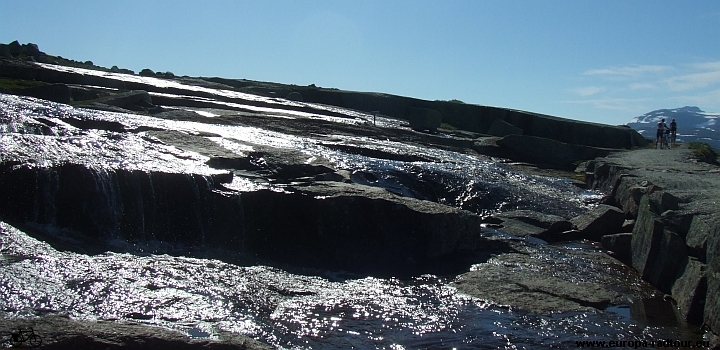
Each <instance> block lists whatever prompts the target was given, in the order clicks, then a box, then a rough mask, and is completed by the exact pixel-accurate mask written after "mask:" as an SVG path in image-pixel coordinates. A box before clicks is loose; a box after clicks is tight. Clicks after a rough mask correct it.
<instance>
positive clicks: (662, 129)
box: [655, 118, 668, 148]
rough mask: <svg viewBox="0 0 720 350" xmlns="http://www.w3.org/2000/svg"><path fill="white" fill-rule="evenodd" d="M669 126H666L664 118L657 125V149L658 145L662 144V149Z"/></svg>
mask: <svg viewBox="0 0 720 350" xmlns="http://www.w3.org/2000/svg"><path fill="white" fill-rule="evenodd" d="M667 128H668V127H667V124H665V118H663V119H662V120H661V121H660V122H659V123H657V133H656V134H655V148H658V144H660V148H662V140H663V137H665V129H667Z"/></svg>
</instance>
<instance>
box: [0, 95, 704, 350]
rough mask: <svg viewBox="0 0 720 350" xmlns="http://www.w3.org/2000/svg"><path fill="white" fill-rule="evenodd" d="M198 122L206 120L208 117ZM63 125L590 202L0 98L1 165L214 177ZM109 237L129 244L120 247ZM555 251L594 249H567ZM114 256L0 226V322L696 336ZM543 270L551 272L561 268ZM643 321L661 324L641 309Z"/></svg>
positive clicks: (515, 337) (156, 148)
mask: <svg viewBox="0 0 720 350" xmlns="http://www.w3.org/2000/svg"><path fill="white" fill-rule="evenodd" d="M222 93H230V92H222ZM243 97H245V98H247V96H244V95H243ZM335 112H337V111H335ZM348 114H351V113H350V112H348ZM206 116H207V118H214V114H213V115H210V114H206ZM355 117H358V118H365V117H367V116H360V115H359V114H358V115H357V116H355ZM68 119H77V120H94V121H103V122H108V123H117V124H119V125H122V126H124V127H125V128H126V129H137V128H139V127H145V128H153V129H160V130H174V131H179V132H182V133H188V134H193V135H197V134H207V135H212V136H208V140H211V141H212V142H215V143H216V144H218V145H219V146H220V147H223V148H225V149H226V150H228V151H230V152H234V153H236V154H239V155H241V154H244V153H247V152H250V151H253V145H256V146H257V145H261V146H269V147H275V148H282V149H292V150H296V151H300V152H303V153H304V154H306V155H307V157H308V159H310V158H312V157H322V158H324V159H327V160H328V161H329V162H331V163H332V164H334V165H335V167H336V168H337V169H344V170H349V171H351V172H353V174H355V175H354V177H353V180H355V181H356V182H359V183H364V184H368V185H373V186H380V187H384V188H386V189H388V190H390V191H392V192H395V193H398V194H401V195H404V196H412V197H417V198H421V199H432V200H435V201H438V202H441V203H444V204H447V205H451V206H454V207H458V208H462V209H467V210H470V211H473V212H476V213H479V214H488V213H493V212H498V211H505V210H513V209H533V210H537V211H541V212H544V213H548V214H556V215H561V216H565V217H571V216H573V215H576V214H579V213H581V212H583V211H585V210H587V208H588V207H589V206H590V205H591V204H589V203H591V202H593V201H595V200H597V198H598V194H597V193H592V192H588V191H583V190H580V189H578V188H577V187H575V186H574V185H573V184H572V183H570V182H569V181H567V180H562V179H555V178H548V177H541V176H531V175H526V174H522V173H519V172H516V171H512V170H510V169H509V168H507V167H505V166H504V165H503V164H501V163H498V162H496V161H494V160H493V159H491V158H487V157H482V156H475V155H468V154H463V153H457V152H451V151H447V150H441V149H434V148H429V147H418V146H411V145H407V144H402V143H398V142H392V141H387V140H377V139H372V138H362V137H347V136H342V138H340V137H338V139H337V141H335V142H328V141H327V139H325V140H322V141H321V140H318V139H316V138H313V137H311V136H294V135H286V134H282V133H278V132H272V131H268V130H263V129H260V128H254V127H247V126H237V125H235V126H232V125H220V124H212V123H204V122H203V123H200V122H189V121H174V120H166V119H161V118H155V117H150V116H141V115H130V114H121V113H110V112H99V111H90V110H84V109H77V108H72V107H69V106H66V105H61V104H56V103H51V102H47V101H40V100H36V99H31V98H21V97H15V96H8V95H1V94H0V121H2V122H3V123H2V128H3V129H2V130H1V131H2V132H1V133H0V147H2V157H3V161H15V162H20V163H29V164H34V165H35V166H38V167H47V168H51V167H53V166H57V165H59V164H63V163H67V162H70V163H75V164H85V165H87V166H89V167H93V168H97V169H127V170H141V171H165V172H171V173H185V174H205V175H212V174H218V173H222V171H219V170H217V169H213V168H211V167H209V166H207V165H206V164H205V162H206V161H207V160H208V159H209V158H208V157H207V156H203V155H201V154H198V153H194V152H191V151H185V150H181V149H179V148H176V147H174V146H171V145H166V144H163V143H161V142H157V140H154V139H153V138H152V137H149V136H148V135H147V134H145V133H143V132H136V133H119V132H114V131H108V130H102V129H84V130H83V129H79V128H76V127H73V126H72V125H70V124H68V122H67V121H68ZM38 121H49V122H51V123H52V124H54V126H53V127H52V128H51V132H50V135H48V134H47V133H46V132H41V130H40V129H42V128H41V127H40V126H39V125H38V124H39V123H38ZM338 145H341V146H347V145H351V146H353V147H355V146H358V145H361V146H362V147H364V148H367V149H374V150H379V151H383V152H389V153H395V154H405V155H413V156H416V157H417V158H418V159H419V160H417V161H403V160H391V159H379V158H373V157H368V156H363V155H358V154H351V153H346V152H343V151H342V149H343V148H342V147H338ZM333 146H334V147H333ZM100 173H102V172H100ZM418 178H419V179H423V181H425V183H427V184H430V185H429V186H430V187H432V186H441V187H443V189H444V193H446V194H444V195H441V196H438V195H435V197H434V198H428V197H432V196H433V195H432V191H430V190H426V191H421V190H418V189H417V186H415V185H414V181H417V179H418ZM98 181H99V182H101V183H102V182H103V181H101V180H98ZM233 184H234V185H235V186H236V187H237V189H239V190H241V191H253V190H257V189H258V188H259V187H263V186H265V187H273V186H276V185H273V184H269V183H265V184H261V183H258V182H253V181H251V180H248V179H244V178H241V177H239V178H236V179H235V182H234V183H233ZM233 184H229V185H228V187H229V188H233ZM258 186H259V187H258ZM111 190H112V189H107V191H111ZM109 197H112V196H109ZM43 230H45V231H53V230H55V232H52V233H53V234H54V235H56V236H63V235H66V234H67V233H66V232H63V231H62V230H60V229H54V228H53V227H43ZM498 239H502V237H499V238H498ZM508 239H514V238H513V237H508ZM156 243H157V244H159V245H162V242H156ZM110 244H116V245H124V244H125V245H127V244H129V243H127V242H125V241H123V240H122V239H121V238H119V239H118V241H117V242H110ZM148 244H153V243H152V242H150V243H148ZM526 244H527V245H528V246H530V247H532V246H542V245H543V244H544V243H543V242H527V243H526ZM562 249H590V250H592V249H594V248H592V247H588V246H571V245H568V246H567V247H563V248H562ZM536 250H537V254H541V255H542V254H545V257H544V258H545V259H562V258H563V257H558V256H554V255H552V253H551V250H543V249H539V248H538V249H536ZM116 251H126V252H125V253H118V252H113V251H110V250H108V251H107V252H105V253H101V254H81V253H78V252H74V251H72V250H63V249H60V247H53V246H52V245H50V244H49V243H46V242H44V241H42V240H39V239H38V237H37V236H36V235H34V234H32V233H30V234H29V233H26V232H23V231H21V230H19V229H17V228H15V227H13V226H11V225H9V224H7V223H4V222H3V223H0V313H2V315H3V316H4V317H33V316H37V315H43V314H49V313H61V314H68V315H70V316H71V317H73V318H76V319H81V320H95V319H106V320H107V319H110V320H115V319H117V320H135V321H138V322H142V323H146V324H151V325H158V326H162V327H168V328H172V329H176V330H179V331H181V332H184V333H186V334H187V335H188V336H190V337H199V338H213V339H217V338H219V337H220V334H221V333H222V332H233V333H239V334H244V335H248V336H250V337H253V338H256V339H259V340H261V341H264V342H267V343H269V344H271V345H273V346H275V347H277V348H302V349H337V348H357V349H417V348H482V349H496V348H507V349H521V348H528V349H530V348H533V349H534V348H566V347H575V345H576V343H575V342H576V341H579V340H596V341H600V340H607V341H611V340H650V339H667V338H670V339H698V337H699V335H698V333H697V331H696V330H694V329H693V328H692V327H688V326H686V325H683V324H682V323H681V322H678V321H677V319H674V320H671V319H670V318H671V317H669V316H667V315H668V313H667V310H671V311H670V313H669V314H670V315H672V314H673V313H672V306H671V305H670V304H669V303H665V304H663V303H659V304H657V303H656V304H652V306H650V305H651V304H649V303H650V302H648V301H631V300H628V301H627V303H625V304H624V305H616V306H613V307H612V308H609V309H608V310H606V311H599V310H598V311H589V312H565V313H552V314H546V315H538V314H533V313H529V312H525V311H522V310H517V309H515V308H513V307H510V306H507V305H499V304H495V303H493V302H491V301H487V300H480V299H476V298H472V297H470V296H467V295H464V294H462V293H459V292H458V291H457V290H456V289H455V288H453V287H452V286H451V285H450V283H451V282H452V281H453V279H454V276H434V275H423V276H416V277H415V278H412V279H409V280H399V279H393V278H388V279H381V278H374V277H367V276H358V275H354V274H351V273H346V272H341V271H325V270H311V269H293V270H288V269H281V268H278V267H271V266H268V265H266V264H253V265H244V264H238V263H231V262H228V260H217V259H212V258H202V257H201V256H203V255H205V256H213V252H212V251H208V252H195V254H190V255H188V254H184V255H183V254H178V253H176V252H171V251H167V253H168V254H148V253H146V252H147V251H155V252H158V251H162V249H144V248H143V249H140V248H138V247H136V248H133V247H131V246H128V247H125V248H124V249H122V250H116ZM237 254H239V255H241V254H242V253H237ZM241 260H242V259H237V261H241ZM579 268H580V269H583V268H584V269H592V268H593V266H591V265H588V266H587V267H579ZM629 273H630V272H628V274H629ZM558 274H561V276H562V271H559V272H558ZM562 277H564V278H568V279H569V278H572V276H562ZM653 312H655V313H656V314H652V313H653ZM658 312H659V314H662V315H665V316H664V317H656V316H653V315H658V314H657V313H658ZM648 315H650V316H648ZM659 319H662V320H663V321H661V322H660V321H657V320H659Z"/></svg>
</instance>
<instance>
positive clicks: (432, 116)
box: [405, 107, 442, 132]
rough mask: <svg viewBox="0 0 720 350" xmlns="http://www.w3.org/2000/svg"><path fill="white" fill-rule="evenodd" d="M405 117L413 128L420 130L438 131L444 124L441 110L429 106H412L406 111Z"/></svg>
mask: <svg viewBox="0 0 720 350" xmlns="http://www.w3.org/2000/svg"><path fill="white" fill-rule="evenodd" d="M405 119H407V120H408V122H410V127H411V128H412V129H413V130H418V131H430V132H436V131H437V129H438V128H439V127H440V124H442V115H441V114H440V112H438V111H436V110H433V109H429V108H414V107H410V108H408V109H407V110H406V111H405Z"/></svg>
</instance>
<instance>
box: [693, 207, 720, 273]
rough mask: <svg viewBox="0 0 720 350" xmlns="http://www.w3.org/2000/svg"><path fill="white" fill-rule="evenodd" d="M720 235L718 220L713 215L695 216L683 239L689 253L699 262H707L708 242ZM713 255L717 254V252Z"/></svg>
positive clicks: (719, 221) (719, 222)
mask: <svg viewBox="0 0 720 350" xmlns="http://www.w3.org/2000/svg"><path fill="white" fill-rule="evenodd" d="M719 234H720V218H718V217H716V216H713V215H696V216H695V217H693V219H692V223H691V224H690V229H689V230H688V234H687V236H686V237H685V244H686V245H687V246H688V249H689V253H690V254H691V255H692V256H694V257H696V258H698V260H700V261H701V262H708V258H709V256H708V248H707V245H708V240H709V239H711V237H713V236H715V235H719ZM713 253H715V254H717V251H714V252H713Z"/></svg>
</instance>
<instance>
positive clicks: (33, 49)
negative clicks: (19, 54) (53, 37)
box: [22, 43, 42, 57]
mask: <svg viewBox="0 0 720 350" xmlns="http://www.w3.org/2000/svg"><path fill="white" fill-rule="evenodd" d="M22 50H23V52H25V54H26V55H28V56H32V57H37V56H39V55H40V54H41V53H42V51H40V48H38V46H37V45H36V44H33V43H27V44H25V45H22Z"/></svg>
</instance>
